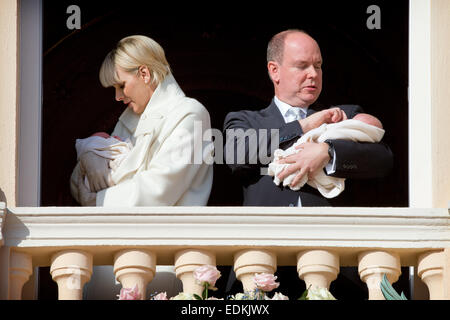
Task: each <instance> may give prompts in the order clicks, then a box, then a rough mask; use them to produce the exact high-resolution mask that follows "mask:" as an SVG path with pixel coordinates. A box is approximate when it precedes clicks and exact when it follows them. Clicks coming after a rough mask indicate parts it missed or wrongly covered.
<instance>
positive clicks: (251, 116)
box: [224, 30, 393, 298]
mask: <svg viewBox="0 0 450 320" xmlns="http://www.w3.org/2000/svg"><path fill="white" fill-rule="evenodd" d="M321 65H322V56H321V53H320V49H319V46H318V44H317V42H316V41H315V40H314V39H313V38H312V37H310V36H309V35H308V34H306V33H305V32H303V31H300V30H287V31H283V32H280V33H278V34H276V35H275V36H274V37H273V38H272V39H271V40H270V42H269V45H268V49H267V68H268V72H269V76H270V78H271V80H272V82H273V85H274V89H275V96H274V98H273V100H272V102H271V104H270V105H269V106H268V107H267V108H265V109H262V110H259V111H248V110H243V111H238V112H231V113H229V114H228V115H227V116H226V118H225V124H224V130H225V135H226V137H227V140H226V145H225V150H224V155H225V160H226V163H227V165H228V166H229V167H230V168H231V170H232V173H233V174H234V175H235V176H237V177H238V178H239V179H240V181H241V183H242V186H243V190H244V205H245V206H291V207H294V206H303V207H308V206H330V203H329V202H328V200H327V199H326V198H324V197H323V196H322V195H321V194H320V193H319V192H318V191H317V190H316V189H314V188H312V187H310V186H309V185H307V184H305V185H304V186H303V187H302V188H301V189H300V190H299V191H293V190H291V189H290V188H287V187H286V188H284V187H282V186H277V185H275V184H274V183H273V177H271V176H269V175H267V174H265V171H266V168H267V166H268V164H269V162H270V161H271V160H272V158H273V157H272V154H273V151H274V150H275V149H278V148H281V149H286V148H288V147H290V146H291V145H292V144H293V143H294V142H295V141H297V140H298V139H299V138H300V137H301V136H302V135H303V134H304V133H306V132H308V131H309V130H312V129H314V128H316V127H318V126H320V125H321V124H322V123H333V122H337V121H340V120H342V119H345V116H346V117H347V118H348V119H351V118H353V117H354V116H355V115H356V114H358V113H361V112H363V110H362V109H361V107H359V106H356V105H341V106H339V107H335V108H330V109H326V110H322V111H315V110H313V109H311V108H309V107H310V106H311V105H312V104H313V103H314V102H315V101H316V100H317V98H318V97H319V94H320V92H321V90H322V69H321ZM344 113H345V116H344ZM301 147H302V150H301V151H300V152H298V153H296V154H294V155H291V156H289V157H287V158H286V159H285V160H284V161H285V163H291V165H290V166H289V167H288V169H285V170H284V171H283V172H281V174H280V175H279V177H280V179H281V180H282V179H284V178H285V177H287V176H289V175H290V174H291V173H294V172H297V170H300V173H298V174H297V176H296V177H295V178H294V180H293V181H292V183H291V185H295V184H296V182H297V181H298V180H300V179H301V178H302V177H303V176H304V175H308V174H310V173H312V172H314V171H316V170H318V169H322V168H323V170H325V172H326V173H327V174H328V175H330V176H334V177H340V178H358V179H370V178H377V177H383V176H385V175H387V173H388V172H389V171H390V170H391V169H392V166H393V158H392V152H391V150H390V148H389V147H388V146H386V145H385V144H383V143H359V142H353V141H348V140H327V141H325V142H323V143H314V142H309V143H306V144H303V145H302V146H301ZM266 152H267V156H265V153H266ZM349 272H350V273H349ZM349 272H341V274H340V275H339V276H338V279H337V280H336V281H335V283H340V284H341V285H343V287H344V288H345V290H344V291H346V292H352V290H353V291H354V290H356V291H358V290H359V291H361V290H362V291H364V289H365V286H364V285H363V283H362V282H361V283H358V282H359V276H358V274H357V270H356V268H349ZM277 275H278V277H279V279H278V280H279V281H280V283H281V286H280V287H279V290H278V291H280V292H282V293H284V294H286V295H290V296H291V298H292V295H293V294H294V295H297V296H298V295H299V294H301V291H299V289H300V288H302V286H303V287H304V283H303V282H302V281H301V280H299V278H298V275H297V272H296V270H295V268H294V267H278V271H277ZM230 276H231V277H232V273H231V274H230ZM229 282H230V281H229ZM230 283H233V282H230ZM355 284H356V288H355ZM236 286H237V287H238V288H239V285H237V284H236V282H234V283H233V287H234V288H236ZM338 298H339V297H338Z"/></svg>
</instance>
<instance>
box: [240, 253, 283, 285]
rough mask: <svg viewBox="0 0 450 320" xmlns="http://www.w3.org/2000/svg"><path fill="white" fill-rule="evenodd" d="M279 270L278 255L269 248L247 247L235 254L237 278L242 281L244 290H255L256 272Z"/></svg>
mask: <svg viewBox="0 0 450 320" xmlns="http://www.w3.org/2000/svg"><path fill="white" fill-rule="evenodd" d="M276 270H277V256H276V255H275V254H274V253H272V252H270V251H267V250H258V249H248V250H247V249H246V250H242V251H239V252H238V253H236V254H235V255H234V272H235V273H236V278H237V279H238V280H239V281H241V282H242V286H243V289H244V291H253V290H254V289H255V283H254V281H253V277H254V276H255V274H256V273H271V274H273V273H275V271H276Z"/></svg>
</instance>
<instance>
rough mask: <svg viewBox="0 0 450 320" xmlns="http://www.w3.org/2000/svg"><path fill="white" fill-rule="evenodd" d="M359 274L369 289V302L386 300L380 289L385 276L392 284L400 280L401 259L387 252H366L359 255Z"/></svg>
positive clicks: (395, 254)
mask: <svg viewBox="0 0 450 320" xmlns="http://www.w3.org/2000/svg"><path fill="white" fill-rule="evenodd" d="M358 262H359V266H358V272H359V276H360V278H361V280H362V281H363V282H365V283H366V284H367V288H368V289H369V300H385V299H384V296H383V293H382V292H381V289H380V283H381V280H382V279H383V274H386V277H387V279H388V280H389V282H390V283H394V282H396V281H397V280H398V277H399V276H400V274H401V269H400V268H401V265H400V257H399V255H398V254H397V253H392V252H386V251H366V252H362V253H360V254H359V255H358Z"/></svg>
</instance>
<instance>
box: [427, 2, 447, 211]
mask: <svg viewBox="0 0 450 320" xmlns="http://www.w3.org/2000/svg"><path fill="white" fill-rule="evenodd" d="M449 53H450V1H448V0H433V1H432V8H431V105H432V117H431V120H432V139H433V140H432V141H433V151H432V152H433V182H432V185H433V202H432V206H433V207H444V208H446V207H447V206H448V203H449V201H450V56H449Z"/></svg>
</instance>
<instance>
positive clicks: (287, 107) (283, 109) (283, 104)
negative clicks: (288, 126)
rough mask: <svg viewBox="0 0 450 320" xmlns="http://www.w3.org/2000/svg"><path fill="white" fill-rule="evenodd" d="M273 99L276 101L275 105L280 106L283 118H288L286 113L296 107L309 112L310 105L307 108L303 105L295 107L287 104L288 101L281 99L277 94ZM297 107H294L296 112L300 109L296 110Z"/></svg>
mask: <svg viewBox="0 0 450 320" xmlns="http://www.w3.org/2000/svg"><path fill="white" fill-rule="evenodd" d="M273 100H274V102H275V105H276V106H277V107H278V109H279V110H280V112H281V115H282V116H283V118H285V119H286V117H287V115H286V114H288V112H289V110H291V109H294V108H295V109H297V110H298V109H301V110H302V111H303V112H304V113H305V114H307V112H308V107H306V108H302V107H293V106H291V105H289V104H287V103H286V102H283V101H281V100H280V99H278V97H277V96H274V98H273ZM295 109H294V112H295V113H297V112H298V111H296V110H295Z"/></svg>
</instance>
